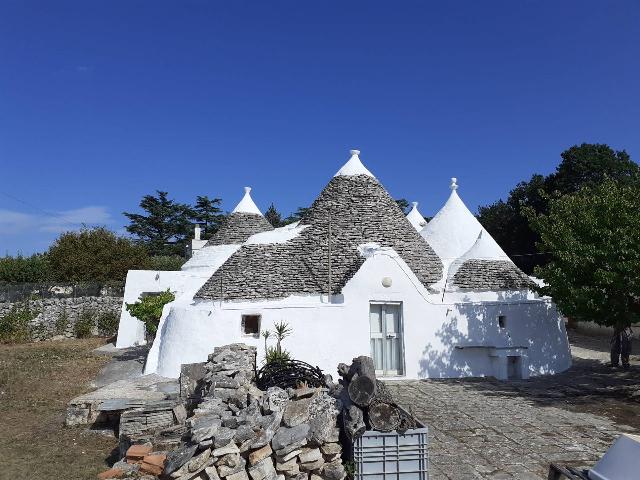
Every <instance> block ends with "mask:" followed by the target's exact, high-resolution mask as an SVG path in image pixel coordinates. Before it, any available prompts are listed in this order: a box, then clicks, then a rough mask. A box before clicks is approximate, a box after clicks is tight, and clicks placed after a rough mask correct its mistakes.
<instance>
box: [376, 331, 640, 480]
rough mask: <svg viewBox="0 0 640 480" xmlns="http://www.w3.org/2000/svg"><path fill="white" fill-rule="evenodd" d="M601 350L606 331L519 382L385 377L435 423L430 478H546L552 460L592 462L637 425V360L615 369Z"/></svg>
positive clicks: (577, 463)
mask: <svg viewBox="0 0 640 480" xmlns="http://www.w3.org/2000/svg"><path fill="white" fill-rule="evenodd" d="M572 341H573V343H574V344H577V345H576V346H578V345H579V344H580V341H581V339H580V338H579V337H577V338H574V339H572ZM580 349H582V350H583V351H584V352H581V356H582V357H583V358H577V357H575V354H576V351H580ZM602 350H604V351H605V352H606V339H603V343H602V348H600V347H599V345H598V344H595V345H594V342H593V341H592V340H590V343H589V344H588V345H583V346H578V348H576V349H575V350H574V366H573V367H572V368H571V370H569V371H568V372H566V373H563V374H561V375H556V376H550V377H538V378H535V379H532V380H529V381H521V382H517V383H506V382H499V381H497V380H493V379H469V380H425V381H402V382H389V384H388V385H389V387H390V388H391V389H392V391H393V393H394V395H395V396H396V398H398V399H399V401H400V403H401V404H403V405H404V406H405V407H406V408H408V409H409V410H411V411H413V413H414V414H415V415H416V416H417V417H418V418H420V419H421V420H422V421H423V422H424V423H425V424H427V425H428V426H429V428H430V432H429V437H430V445H429V456H430V463H431V465H430V473H431V477H430V479H431V480H443V479H452V480H463V479H518V480H529V479H546V478H547V472H548V468H549V463H550V462H559V463H563V464H569V465H573V466H585V467H588V466H591V465H593V463H595V461H597V460H598V459H599V458H600V457H601V455H602V454H603V453H604V452H605V451H606V450H607V449H608V448H609V446H610V445H611V443H612V442H613V440H614V439H615V438H616V437H617V436H618V435H619V434H620V433H623V432H629V433H640V390H639V389H640V366H638V365H637V363H638V362H637V360H636V361H634V362H633V363H635V364H636V365H633V366H632V368H631V369H630V370H628V371H622V370H615V371H612V370H611V369H610V368H609V367H607V366H606V365H604V364H603V363H602V361H601V359H598V355H597V352H599V351H600V353H602V352H601V351H602ZM585 352H586V353H585ZM603 358H606V355H604V356H603Z"/></svg>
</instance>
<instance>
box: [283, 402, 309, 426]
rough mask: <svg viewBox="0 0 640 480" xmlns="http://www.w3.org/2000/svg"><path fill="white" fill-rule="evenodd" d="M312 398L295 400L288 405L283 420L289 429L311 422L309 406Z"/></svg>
mask: <svg viewBox="0 0 640 480" xmlns="http://www.w3.org/2000/svg"><path fill="white" fill-rule="evenodd" d="M311 402H312V398H303V399H301V400H293V401H290V402H289V403H288V404H287V407H286V409H285V411H284V416H283V417H282V420H283V422H284V424H285V425H286V426H287V427H295V426H296V425H300V424H301V423H306V422H308V421H309V406H310V405H311Z"/></svg>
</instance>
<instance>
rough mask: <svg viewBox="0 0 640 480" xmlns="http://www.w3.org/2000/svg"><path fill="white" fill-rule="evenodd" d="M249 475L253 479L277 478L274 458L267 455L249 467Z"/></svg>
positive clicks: (271, 479) (266, 479)
mask: <svg viewBox="0 0 640 480" xmlns="http://www.w3.org/2000/svg"><path fill="white" fill-rule="evenodd" d="M249 475H250V476H251V478H252V480H275V478H276V476H277V474H276V470H275V468H273V460H271V457H267V458H264V459H262V460H261V461H259V462H258V463H256V464H255V465H253V466H252V467H249Z"/></svg>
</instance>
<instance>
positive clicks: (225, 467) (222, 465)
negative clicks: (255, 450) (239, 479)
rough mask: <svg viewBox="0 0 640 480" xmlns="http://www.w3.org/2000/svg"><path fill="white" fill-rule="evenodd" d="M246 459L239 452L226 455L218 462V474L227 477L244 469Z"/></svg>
mask: <svg viewBox="0 0 640 480" xmlns="http://www.w3.org/2000/svg"><path fill="white" fill-rule="evenodd" d="M245 465H246V461H245V459H244V458H242V457H241V456H240V455H239V454H232V455H225V456H224V457H222V458H221V459H220V460H218V461H217V462H216V466H217V467H218V475H220V476H221V477H227V476H229V475H231V474H234V473H237V472H239V471H241V470H242V471H244V467H245Z"/></svg>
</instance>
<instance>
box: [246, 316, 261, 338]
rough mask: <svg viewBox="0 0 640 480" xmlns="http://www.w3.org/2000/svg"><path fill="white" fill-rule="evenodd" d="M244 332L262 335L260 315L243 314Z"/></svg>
mask: <svg viewBox="0 0 640 480" xmlns="http://www.w3.org/2000/svg"><path fill="white" fill-rule="evenodd" d="M242 334H243V335H250V336H252V337H259V336H260V315H242Z"/></svg>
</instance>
